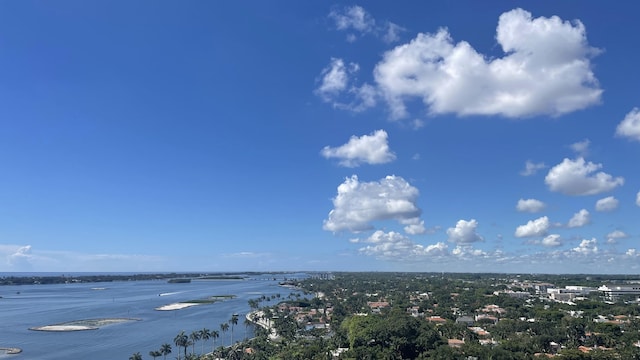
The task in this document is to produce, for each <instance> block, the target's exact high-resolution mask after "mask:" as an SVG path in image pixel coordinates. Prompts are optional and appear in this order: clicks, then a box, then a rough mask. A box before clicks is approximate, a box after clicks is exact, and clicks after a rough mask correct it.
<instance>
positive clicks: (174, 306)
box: [155, 302, 202, 311]
mask: <svg viewBox="0 0 640 360" xmlns="http://www.w3.org/2000/svg"><path fill="white" fill-rule="evenodd" d="M196 305H202V303H190V302H184V303H173V304H169V305H164V306H159V307H157V308H155V310H158V311H172V310H180V309H185V308H188V307H192V306H196Z"/></svg>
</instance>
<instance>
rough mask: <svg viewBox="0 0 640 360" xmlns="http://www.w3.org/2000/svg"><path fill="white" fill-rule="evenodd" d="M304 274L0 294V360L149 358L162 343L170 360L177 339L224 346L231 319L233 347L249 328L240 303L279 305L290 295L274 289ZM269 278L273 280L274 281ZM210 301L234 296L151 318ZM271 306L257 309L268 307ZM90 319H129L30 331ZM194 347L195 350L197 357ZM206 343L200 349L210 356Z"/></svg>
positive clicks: (15, 289)
mask: <svg viewBox="0 0 640 360" xmlns="http://www.w3.org/2000/svg"><path fill="white" fill-rule="evenodd" d="M303 276H304V274H278V275H272V274H266V275H264V276H254V277H251V278H248V279H247V280H194V281H192V282H191V283H183V284H169V283H167V281H166V280H153V281H122V282H107V283H86V284H60V285H23V286H0V296H2V298H0V347H18V348H21V349H22V350H23V352H22V353H21V354H18V355H0V358H2V359H5V358H7V359H8V358H11V359H16V360H19V359H43V360H46V359H51V360H53V359H77V358H86V359H92V360H116V359H123V360H126V359H128V358H129V356H131V354H133V353H135V352H140V353H141V354H142V355H143V357H144V358H145V359H146V358H151V357H150V356H149V351H151V350H158V349H159V348H160V346H161V345H162V344H163V343H169V344H171V346H172V348H173V353H172V354H171V355H170V356H168V357H167V358H170V359H173V358H175V356H176V355H177V351H178V348H176V347H175V345H174V344H173V339H174V338H175V336H176V335H177V334H178V333H179V332H180V331H184V332H185V333H186V334H187V335H188V334H190V333H191V332H192V331H196V330H201V329H203V328H207V329H209V330H216V331H218V332H219V333H220V337H219V338H218V339H217V343H216V346H219V345H221V344H225V345H228V344H230V341H231V330H230V329H229V331H227V333H223V332H222V331H221V330H220V324H222V323H227V322H228V321H229V319H230V318H231V315H233V314H239V315H240V316H239V319H238V324H237V325H236V326H235V327H234V331H233V337H234V341H236V340H240V339H244V338H245V337H246V336H248V337H251V336H252V334H253V328H252V327H251V326H249V327H247V326H245V324H244V314H246V313H247V312H249V311H250V309H249V305H248V301H249V300H250V299H256V298H259V297H261V296H262V295H265V296H267V297H270V296H271V295H276V294H280V299H282V300H283V299H284V298H286V297H287V296H288V295H289V294H290V292H291V290H290V289H288V288H285V287H281V286H278V282H279V281H282V280H283V279H284V278H285V277H287V278H293V277H303ZM274 277H275V279H274ZM217 295H234V296H235V298H233V299H227V300H223V301H220V302H216V303H213V304H203V305H198V306H193V307H190V308H186V309H181V310H175V311H157V310H154V309H155V308H156V307H159V306H163V305H168V304H171V303H176V302H181V301H188V300H195V299H203V298H207V297H210V296H217ZM278 301H279V300H278V299H274V300H271V301H270V302H264V303H263V304H264V305H273V304H275V303H277V302H278ZM97 318H136V319H140V321H131V322H125V323H120V324H113V325H108V326H104V327H101V328H99V329H97V330H87V331H73V332H45V331H33V330H29V328H32V327H39V326H44V325H52V324H60V323H65V322H70V321H76V320H84V319H97ZM201 343H202V342H198V344H197V345H196V350H197V352H198V353H199V352H200V351H201V346H202V345H201ZM211 348H212V340H211V339H210V340H208V341H207V342H206V343H205V352H208V351H211Z"/></svg>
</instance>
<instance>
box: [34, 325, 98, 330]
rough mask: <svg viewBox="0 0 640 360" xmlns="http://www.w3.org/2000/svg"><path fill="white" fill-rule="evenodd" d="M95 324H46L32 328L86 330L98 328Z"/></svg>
mask: <svg viewBox="0 0 640 360" xmlns="http://www.w3.org/2000/svg"><path fill="white" fill-rule="evenodd" d="M96 329H98V328H97V327H95V326H86V325H45V326H38V327H34V328H31V330H38V331H84V330H96Z"/></svg>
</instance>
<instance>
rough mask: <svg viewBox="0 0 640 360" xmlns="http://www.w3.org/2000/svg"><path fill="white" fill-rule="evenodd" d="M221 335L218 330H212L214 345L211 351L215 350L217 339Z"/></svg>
mask: <svg viewBox="0 0 640 360" xmlns="http://www.w3.org/2000/svg"><path fill="white" fill-rule="evenodd" d="M219 337H220V333H219V332H218V330H211V338H212V339H213V341H212V343H213V344H212V345H211V352H213V351H215V349H216V339H217V338H219Z"/></svg>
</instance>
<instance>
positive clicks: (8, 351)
mask: <svg viewBox="0 0 640 360" xmlns="http://www.w3.org/2000/svg"><path fill="white" fill-rule="evenodd" d="M21 352H22V349H20V348H10V347H0V354H2V353H4V354H7V355H14V354H20V353H21Z"/></svg>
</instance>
